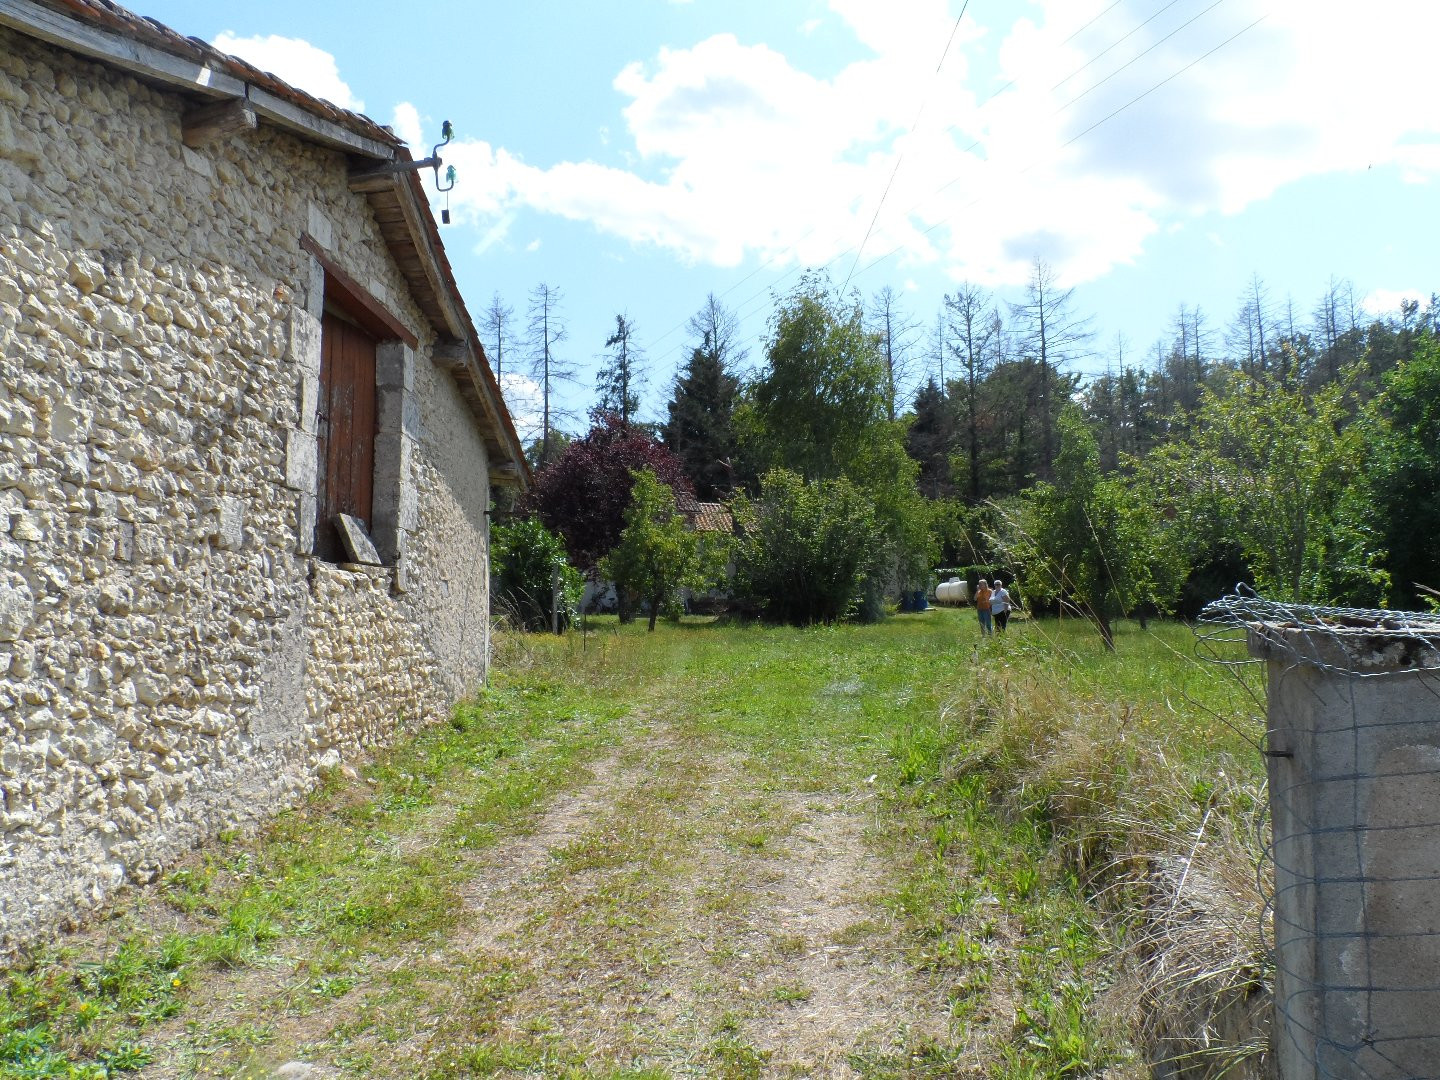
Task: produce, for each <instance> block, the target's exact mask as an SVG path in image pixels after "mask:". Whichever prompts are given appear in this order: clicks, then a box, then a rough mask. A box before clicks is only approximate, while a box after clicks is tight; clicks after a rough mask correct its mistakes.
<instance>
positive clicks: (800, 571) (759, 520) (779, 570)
mask: <svg viewBox="0 0 1440 1080" xmlns="http://www.w3.org/2000/svg"><path fill="white" fill-rule="evenodd" d="M732 505H733V508H734V511H735V518H736V523H737V524H738V525H739V527H740V535H739V537H738V539H737V541H736V548H735V562H736V588H737V591H738V593H739V594H740V595H741V596H742V597H744V598H747V599H749V600H751V601H752V602H754V603H756V604H758V605H759V606H760V607H761V609H762V610H763V611H764V613H765V616H766V618H768V619H771V620H773V621H775V622H782V623H789V624H792V625H796V626H806V625H809V624H811V623H817V622H819V623H832V622H835V621H836V620H837V619H842V618H844V617H846V616H847V615H849V614H852V613H853V612H854V611H855V609H856V607H857V603H858V600H859V598H860V595H861V589H862V584H863V581H864V578H865V575H866V571H867V568H868V565H869V561H870V558H871V554H872V552H873V550H874V547H875V546H876V545H877V544H878V543H880V540H881V537H880V530H879V526H878V523H877V522H876V518H875V510H874V504H873V503H872V502H871V500H870V499H868V498H866V496H865V495H864V493H863V492H861V491H860V490H859V489H858V488H856V487H855V485H854V484H852V483H850V481H849V480H847V479H845V478H844V477H837V478H833V479H828V480H819V481H806V480H805V479H804V478H802V477H801V476H800V475H799V474H798V473H795V472H793V471H790V470H788V469H776V470H773V471H771V472H768V473H766V474H765V475H764V476H763V477H761V479H760V493H759V496H758V497H757V498H755V499H753V500H752V499H749V498H747V497H745V496H744V495H741V496H739V497H738V498H737V499H736V501H735V503H734V504H732Z"/></svg>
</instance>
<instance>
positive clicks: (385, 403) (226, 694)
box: [0, 0, 529, 953]
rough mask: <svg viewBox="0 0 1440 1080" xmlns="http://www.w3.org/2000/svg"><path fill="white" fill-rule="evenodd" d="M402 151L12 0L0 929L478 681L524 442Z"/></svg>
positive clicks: (1, 178) (66, 913) (74, 908)
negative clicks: (498, 491) (506, 500)
mask: <svg viewBox="0 0 1440 1080" xmlns="http://www.w3.org/2000/svg"><path fill="white" fill-rule="evenodd" d="M411 161H412V158H411V155H410V154H409V152H408V151H407V149H406V148H405V146H404V145H403V144H402V143H401V142H400V141H399V140H398V139H396V138H395V137H394V135H393V134H391V132H390V131H389V130H388V129H386V128H383V127H380V126H378V125H376V124H375V123H374V122H372V121H371V120H369V119H367V118H366V117H363V116H360V115H356V114H354V113H349V112H345V111H343V110H341V109H338V108H336V107H334V106H332V105H330V104H328V103H326V102H323V101H319V100H317V99H315V98H312V97H309V96H308V95H306V94H304V93H302V92H300V91H298V90H296V89H294V88H293V87H290V86H287V85H286V84H284V83H282V82H281V81H280V80H278V79H276V78H275V77H274V76H271V75H268V74H266V73H264V72H261V71H258V70H256V69H255V68H253V67H251V66H249V65H247V64H245V63H244V62H242V61H240V60H237V59H235V58H233V57H228V56H225V55H223V54H221V53H218V52H216V51H215V50H213V49H211V48H209V47H207V46H206V45H204V44H203V43H200V42H197V41H194V40H191V39H187V38H184V37H182V36H180V35H178V34H176V33H174V32H172V31H169V30H167V29H165V28H164V27H161V26H159V25H158V24H155V23H152V22H149V21H147V20H143V19H140V18H138V17H136V16H135V15H132V14H131V13H129V12H127V11H125V10H124V9H122V8H118V7H116V6H115V5H113V4H111V3H109V2H108V0H4V2H3V3H0V953H4V952H12V951H13V950H14V949H15V948H16V947H17V946H20V945H23V944H24V943H26V942H27V941H31V940H34V939H35V938H37V937H39V936H41V935H44V934H45V933H47V932H49V931H50V930H52V929H54V928H56V927H58V926H63V925H65V924H66V923H68V922H71V921H73V920H75V919H77V918H79V917H81V916H82V915H83V914H84V912H85V911H86V910H88V909H93V908H94V907H95V906H96V905H97V904H99V903H102V902H103V901H104V900H105V899H106V898H107V897H108V896H110V895H111V894H112V893H113V892H114V890H115V889H116V888H117V887H119V886H121V885H124V884H126V883H129V882H143V881H146V880H149V879H151V878H153V877H154V876H155V875H156V874H157V873H158V872H160V871H161V870H162V869H163V868H164V867H165V865H166V864H167V863H168V862H170V861H172V860H173V859H174V858H175V857H176V856H177V855H178V854H180V853H181V852H184V851H186V850H188V849H190V848H192V847H193V846H194V845H195V844H197V843H198V842H201V841H203V840H204V839H205V838H207V837H211V836H214V835H215V834H216V833H217V832H219V831H220V830H224V829H236V828H240V829H243V828H246V827H250V826H253V825H254V824H256V823H257V822H259V821H260V820H262V819H263V818H265V817H266V816H267V815H270V814H272V813H273V812H275V811H276V810H277V809H279V808H280V807H282V806H284V805H287V804H291V803H293V802H294V801H295V800H296V799H297V797H298V796H300V795H301V794H302V793H303V792H305V791H306V790H307V789H309V788H310V787H311V786H312V785H313V784H314V783H315V780H316V777H317V774H318V773H319V772H320V771H321V770H323V769H324V768H326V767H329V766H334V765H336V764H339V763H341V762H344V761H346V760H347V759H350V758H352V757H354V756H355V755H357V754H359V753H361V752H362V751H363V750H365V749H366V748H368V747H373V746H377V745H379V744H383V743H384V742H386V741H387V740H389V739H391V738H392V737H394V736H395V734H396V733H397V732H400V731H402V730H408V729H411V728H413V727H414V726H416V725H419V724H423V723H425V722H427V721H430V720H433V719H435V718H438V717H442V716H444V715H446V714H447V713H448V710H449V709H450V708H451V707H452V705H453V704H454V702H455V701H456V700H457V699H458V698H459V697H461V696H462V695H464V694H465V693H467V692H468V691H470V690H472V689H474V688H475V687H476V686H477V685H478V684H479V683H480V682H481V681H482V680H483V679H484V677H485V674H486V663H487V655H488V647H489V640H488V625H489V620H488V613H489V595H488V573H487V565H488V550H487V528H486V522H487V519H486V516H485V515H486V507H487V505H488V503H489V499H490V493H491V485H492V484H512V485H521V486H524V485H525V484H526V483H528V477H529V473H528V470H527V468H526V465H525V462H524V457H523V454H522V450H521V445H520V442H519V440H518V438H517V437H516V433H515V429H514V426H513V424H512V422H511V420H510V418H509V416H508V414H507V413H506V410H505V406H504V404H503V402H502V400H501V397H500V393H499V388H498V386H497V385H496V382H495V379H494V377H493V375H492V374H491V372H490V370H489V367H488V365H487V362H486V359H485V355H484V352H483V350H482V348H481V346H480V343H479V339H478V337H477V335H476V333H475V330H474V327H473V325H472V322H471V320H470V316H469V315H468V313H467V312H466V309H465V306H464V304H463V302H462V300H461V298H460V296H459V293H458V291H457V289H456V286H455V281H454V276H453V274H452V272H451V269H450V266H449V263H448V261H447V259H446V256H445V252H444V249H443V247H442V245H441V242H440V238H439V233H438V231H437V228H436V226H435V223H434V221H433V219H432V217H431V214H430V211H429V207H428V204H427V200H426V195H425V183H424V181H423V180H422V176H423V177H424V178H425V179H428V178H429V177H430V175H431V174H430V173H429V172H428V171H424V172H421V171H417V170H416V169H413V168H412V169H405V168H403V166H404V164H405V163H407V162H411ZM397 166H401V167H398V168H397ZM342 514H348V515H350V516H351V518H353V519H354V524H355V535H354V537H353V540H352V542H351V543H349V544H347V543H346V542H345V538H344V537H343V536H342V535H341V533H340V532H337V530H336V526H335V524H334V522H335V521H336V520H337V518H338V515H342ZM367 537H368V541H369V542H370V543H367ZM372 544H373V551H367V550H366V549H367V548H369V547H371V545H372Z"/></svg>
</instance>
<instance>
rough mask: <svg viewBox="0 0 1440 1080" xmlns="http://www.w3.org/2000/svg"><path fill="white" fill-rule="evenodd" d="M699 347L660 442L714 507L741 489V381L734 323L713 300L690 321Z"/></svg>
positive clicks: (678, 385)
mask: <svg viewBox="0 0 1440 1080" xmlns="http://www.w3.org/2000/svg"><path fill="white" fill-rule="evenodd" d="M689 329H690V331H691V333H693V334H695V335H696V336H697V337H699V339H700V340H699V343H698V344H697V345H695V346H694V347H693V348H692V349H691V351H690V359H689V361H688V362H687V363H686V365H685V368H684V370H683V371H681V372H680V373H679V374H677V375H676V378H675V387H674V392H673V394H672V395H671V398H670V402H669V405H668V406H667V410H666V411H667V419H666V421H665V424H664V427H663V428H662V432H661V437H662V439H663V441H664V443H665V445H666V447H667V448H669V450H670V451H671V453H673V454H674V455H675V456H676V457H678V458H679V459H680V461H681V462H682V463H683V464H684V466H685V474H686V475H687V476H688V477H689V478H690V482H691V483H692V484H693V485H694V486H695V495H696V497H697V498H699V499H702V500H704V501H707V502H709V501H713V500H715V499H719V498H721V497H723V496H724V495H725V494H727V493H729V492H730V491H732V490H733V489H734V487H735V485H736V479H737V478H736V475H735V466H736V449H737V448H736V439H735V426H734V413H735V401H736V397H737V395H738V394H739V391H740V380H739V378H738V377H737V376H736V375H735V374H734V372H733V370H732V366H731V358H732V357H733V356H735V355H736V349H735V344H734V333H735V321H734V317H733V316H732V315H730V313H729V312H727V311H726V310H725V309H724V308H723V307H721V306H720V305H719V303H718V302H717V301H716V300H715V297H714V295H713V294H712V295H711V296H709V297H707V299H706V301H705V306H704V307H702V308H701V309H700V310H699V311H698V312H697V313H696V314H695V315H694V317H692V318H691V320H690V323H689Z"/></svg>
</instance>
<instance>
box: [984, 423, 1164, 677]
mask: <svg viewBox="0 0 1440 1080" xmlns="http://www.w3.org/2000/svg"><path fill="white" fill-rule="evenodd" d="M1059 426H1060V452H1059V454H1058V455H1057V456H1056V459H1055V480H1054V482H1053V483H1050V482H1045V481H1042V482H1041V483H1039V484H1036V485H1035V487H1033V488H1031V489H1030V490H1029V491H1028V492H1026V496H1025V506H1026V509H1027V513H1026V514H1025V515H1024V518H1023V521H1024V527H1023V529H1021V530H1020V531H1019V534H1018V536H1017V537H1016V539H1015V541H1014V542H1013V548H1014V550H1013V551H1012V556H1013V557H1014V558H1015V560H1016V561H1017V564H1018V565H1021V566H1024V567H1025V568H1026V570H1025V591H1026V593H1027V594H1028V595H1030V596H1031V597H1034V598H1035V599H1037V600H1046V599H1051V600H1061V601H1067V602H1069V603H1071V604H1073V605H1074V606H1075V607H1076V608H1077V609H1078V610H1079V611H1080V612H1081V613H1082V614H1084V615H1085V616H1086V617H1087V618H1088V619H1090V620H1091V621H1092V622H1093V623H1094V624H1095V628H1096V629H1097V630H1098V631H1099V632H1100V636H1101V638H1102V639H1103V640H1104V642H1105V647H1106V648H1107V649H1114V648H1115V634H1114V629H1113V623H1114V621H1115V619H1117V618H1119V617H1120V616H1121V615H1124V614H1127V613H1129V612H1131V611H1133V610H1135V609H1136V608H1138V607H1140V606H1141V605H1142V604H1154V605H1156V606H1157V607H1159V608H1160V609H1162V610H1168V609H1169V607H1170V604H1171V601H1173V599H1174V596H1175V594H1176V593H1177V592H1178V590H1179V583H1180V579H1181V577H1182V576H1183V567H1182V566H1181V564H1180V561H1179V560H1178V559H1177V558H1176V554H1175V552H1174V550H1173V549H1172V547H1171V546H1170V545H1169V544H1168V543H1167V542H1166V541H1165V538H1164V536H1163V533H1162V525H1161V520H1162V519H1161V518H1160V515H1159V514H1158V513H1156V512H1155V510H1154V509H1153V507H1151V506H1149V505H1147V504H1146V503H1145V502H1144V501H1143V500H1141V499H1140V498H1138V497H1137V496H1136V495H1135V494H1134V493H1133V491H1132V489H1131V488H1130V485H1129V484H1127V483H1126V482H1125V481H1124V480H1123V479H1121V478H1119V477H1104V476H1102V475H1101V474H1100V452H1099V448H1098V446H1097V445H1096V442H1095V436H1094V435H1093V434H1092V433H1091V431H1090V429H1089V427H1088V426H1087V424H1086V422H1085V419H1084V417H1083V416H1082V415H1081V413H1080V410H1079V408H1077V407H1076V406H1074V405H1068V406H1066V407H1065V409H1064V410H1063V411H1062V412H1061V413H1060V421H1059Z"/></svg>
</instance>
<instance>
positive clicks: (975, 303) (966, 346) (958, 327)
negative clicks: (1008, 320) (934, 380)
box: [942, 282, 1005, 503]
mask: <svg viewBox="0 0 1440 1080" xmlns="http://www.w3.org/2000/svg"><path fill="white" fill-rule="evenodd" d="M945 314H946V315H947V316H948V319H949V327H950V337H951V340H952V342H953V344H951V346H950V348H951V351H952V352H953V353H954V356H955V359H956V360H957V361H958V362H959V365H960V375H959V377H958V378H957V379H956V382H957V383H958V384H959V386H960V390H959V394H958V396H959V398H960V400H959V402H958V403H957V404H958V412H959V414H960V418H961V426H962V431H961V434H962V439H963V443H964V446H963V450H964V454H965V460H966V463H967V465H968V467H969V471H968V483H967V484H966V494H967V495H968V496H969V498H970V501H971V502H972V503H973V502H979V501H980V390H981V385H982V384H983V383H984V381H985V375H986V373H987V372H988V371H989V370H990V367H991V365H992V363H993V362H994V360H995V359H996V357H995V356H994V351H995V346H996V344H997V343H998V341H999V339H1000V338H1001V337H1002V336H1003V335H1004V332H1005V324H1004V322H1003V321H1002V320H1001V318H1000V312H999V311H997V310H995V309H994V308H992V307H990V294H989V293H987V292H986V291H985V290H984V289H981V288H980V287H978V286H976V285H971V284H969V283H968V282H967V283H966V284H964V285H961V286H960V288H959V290H957V291H956V293H955V295H954V296H949V295H947V296H946V297H945ZM942 389H945V387H944V385H943V383H942Z"/></svg>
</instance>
